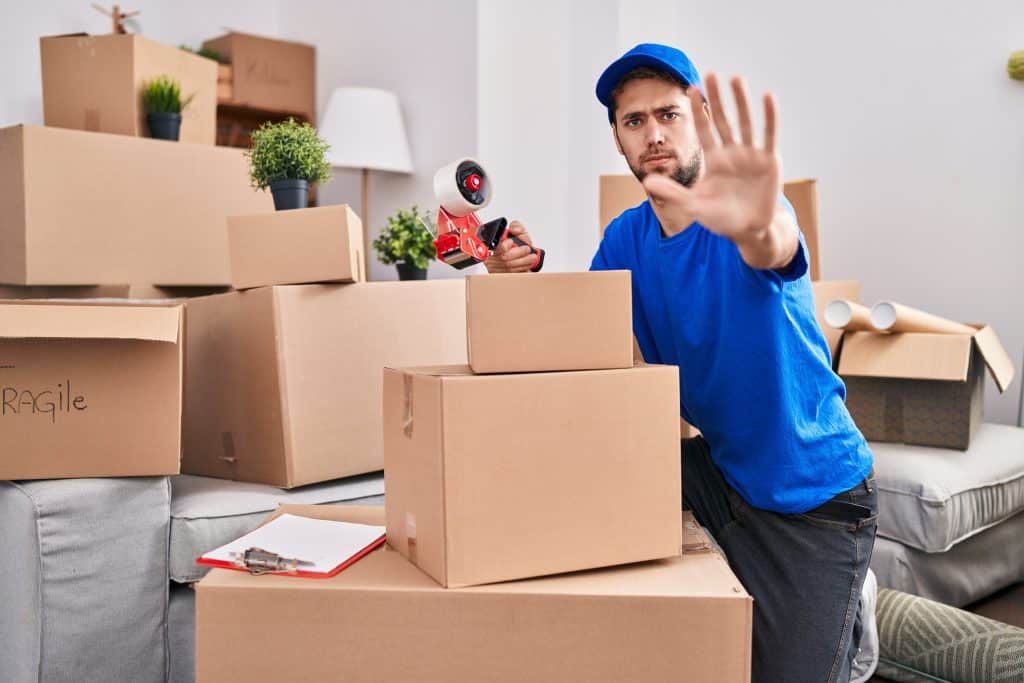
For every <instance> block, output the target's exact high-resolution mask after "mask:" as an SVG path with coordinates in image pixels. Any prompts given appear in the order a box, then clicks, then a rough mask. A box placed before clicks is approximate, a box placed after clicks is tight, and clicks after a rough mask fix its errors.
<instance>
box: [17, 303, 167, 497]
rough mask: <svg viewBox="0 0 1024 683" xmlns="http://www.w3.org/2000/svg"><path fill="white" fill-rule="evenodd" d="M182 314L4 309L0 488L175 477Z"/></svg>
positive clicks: (162, 309)
mask: <svg viewBox="0 0 1024 683" xmlns="http://www.w3.org/2000/svg"><path fill="white" fill-rule="evenodd" d="M181 326H182V310H181V308H180V307H177V306H138V305H89V304H83V303H77V302H68V303H55V302H33V303H25V302H14V301H4V302H0V480H10V479H59V478H70V477H129V476H150V475H167V474H177V473H178V471H179V467H178V462H179V455H180V453H181V386H182V384H181V383H182V339H181V336H182V331H181Z"/></svg>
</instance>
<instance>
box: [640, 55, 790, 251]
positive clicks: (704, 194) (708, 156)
mask: <svg viewBox="0 0 1024 683" xmlns="http://www.w3.org/2000/svg"><path fill="white" fill-rule="evenodd" d="M706 84H707V95H708V102H709V104H710V105H711V114H712V119H713V120H714V124H715V128H716V129H717V132H718V135H717V137H716V136H715V133H714V131H712V128H711V123H710V122H709V120H708V118H707V117H706V116H703V115H702V114H701V112H702V110H703V101H702V100H701V94H700V92H699V91H698V90H697V89H696V88H690V89H689V91H688V93H687V95H688V96H689V98H690V104H691V107H692V108H693V111H694V122H695V125H696V128H697V137H698V138H699V140H700V143H701V147H702V148H703V150H704V174H703V175H702V176H701V178H700V179H699V180H698V181H697V182H696V183H695V184H694V185H693V187H691V188H687V187H684V186H683V185H680V184H679V183H677V182H675V181H673V180H670V179H669V178H667V177H665V176H662V175H656V174H650V175H648V176H647V178H646V179H645V180H644V186H645V187H646V189H647V192H648V194H650V196H651V198H652V200H654V201H653V203H654V209H655V212H656V213H657V214H658V217H659V218H660V219H662V222H663V224H664V223H666V222H667V223H668V224H671V225H674V226H676V227H677V229H681V228H685V227H686V225H688V224H689V222H691V221H697V222H699V223H700V224H701V225H703V226H704V227H706V228H707V229H708V230H711V231H712V232H715V233H717V234H720V235H722V236H724V237H728V238H730V239H732V240H734V241H742V239H743V238H744V237H746V236H747V235H751V234H754V233H756V232H758V231H760V230H763V229H765V228H766V227H767V226H768V225H769V224H770V223H771V221H772V217H773V215H774V213H775V209H776V206H777V204H778V196H779V190H780V178H781V176H782V170H781V162H780V161H779V158H778V156H777V155H776V154H775V100H774V99H773V98H772V96H771V95H770V94H766V95H765V97H764V115H765V133H764V145H763V146H762V147H757V146H755V145H754V139H753V138H754V136H753V126H752V123H751V118H750V106H749V103H748V98H747V89H746V85H745V84H744V82H743V80H742V79H741V78H738V77H737V78H734V79H732V82H731V85H732V90H733V94H734V95H735V97H736V110H737V114H738V117H739V133H740V135H739V140H737V139H736V137H735V135H734V133H733V128H732V125H731V124H730V122H729V119H728V117H727V116H726V114H725V110H724V109H723V107H722V99H721V95H720V93H719V90H718V79H717V77H716V76H715V75H714V74H708V76H707V78H706ZM681 224H682V225H681Z"/></svg>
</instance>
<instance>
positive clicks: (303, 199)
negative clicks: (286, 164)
mask: <svg viewBox="0 0 1024 683" xmlns="http://www.w3.org/2000/svg"><path fill="white" fill-rule="evenodd" d="M270 193H271V194H272V195H274V208H275V209H277V210H278V211H286V210H288V209H305V208H306V207H307V206H309V183H308V182H306V181H305V180H274V181H273V182H271V183H270Z"/></svg>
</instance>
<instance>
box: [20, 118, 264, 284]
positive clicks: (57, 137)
mask: <svg viewBox="0 0 1024 683" xmlns="http://www.w3.org/2000/svg"><path fill="white" fill-rule="evenodd" d="M248 173H249V171H248V166H247V164H246V161H245V158H244V157H243V156H242V150H238V149H226V148H223V147H213V146H210V145H189V144H185V143H170V142H166V141H163V140H148V139H143V138H132V137H127V136H123V135H107V134H105V133H87V132H82V131H77V130H66V129H63V128H41V127H38V126H13V127H10V128H3V129H0V284H8V285H123V284H125V283H136V282H139V283H151V284H155V285H182V286H222V285H228V284H230V282H231V273H230V267H231V266H230V263H229V261H228V234H227V216H229V215H233V214H246V213H257V212H260V211H272V210H273V203H272V200H271V198H270V195H269V194H268V193H266V192H256V191H254V190H253V189H252V188H251V187H250V186H249V175H248Z"/></svg>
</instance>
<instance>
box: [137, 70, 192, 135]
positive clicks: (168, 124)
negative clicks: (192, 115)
mask: <svg viewBox="0 0 1024 683" xmlns="http://www.w3.org/2000/svg"><path fill="white" fill-rule="evenodd" d="M192 97H193V96H192V95H189V96H188V97H187V98H185V100H184V101H182V99H181V85H180V84H179V83H178V81H176V80H175V79H173V78H171V77H170V76H157V77H156V78H154V79H153V80H152V81H150V82H149V83H147V84H146V85H145V88H144V89H143V91H142V103H143V104H144V105H145V106H146V123H147V124H149V134H150V136H151V137H154V138H157V139H159V140H177V139H178V135H179V133H180V132H181V110H182V109H184V108H185V107H187V106H188V103H189V102H191V101H192Z"/></svg>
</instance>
